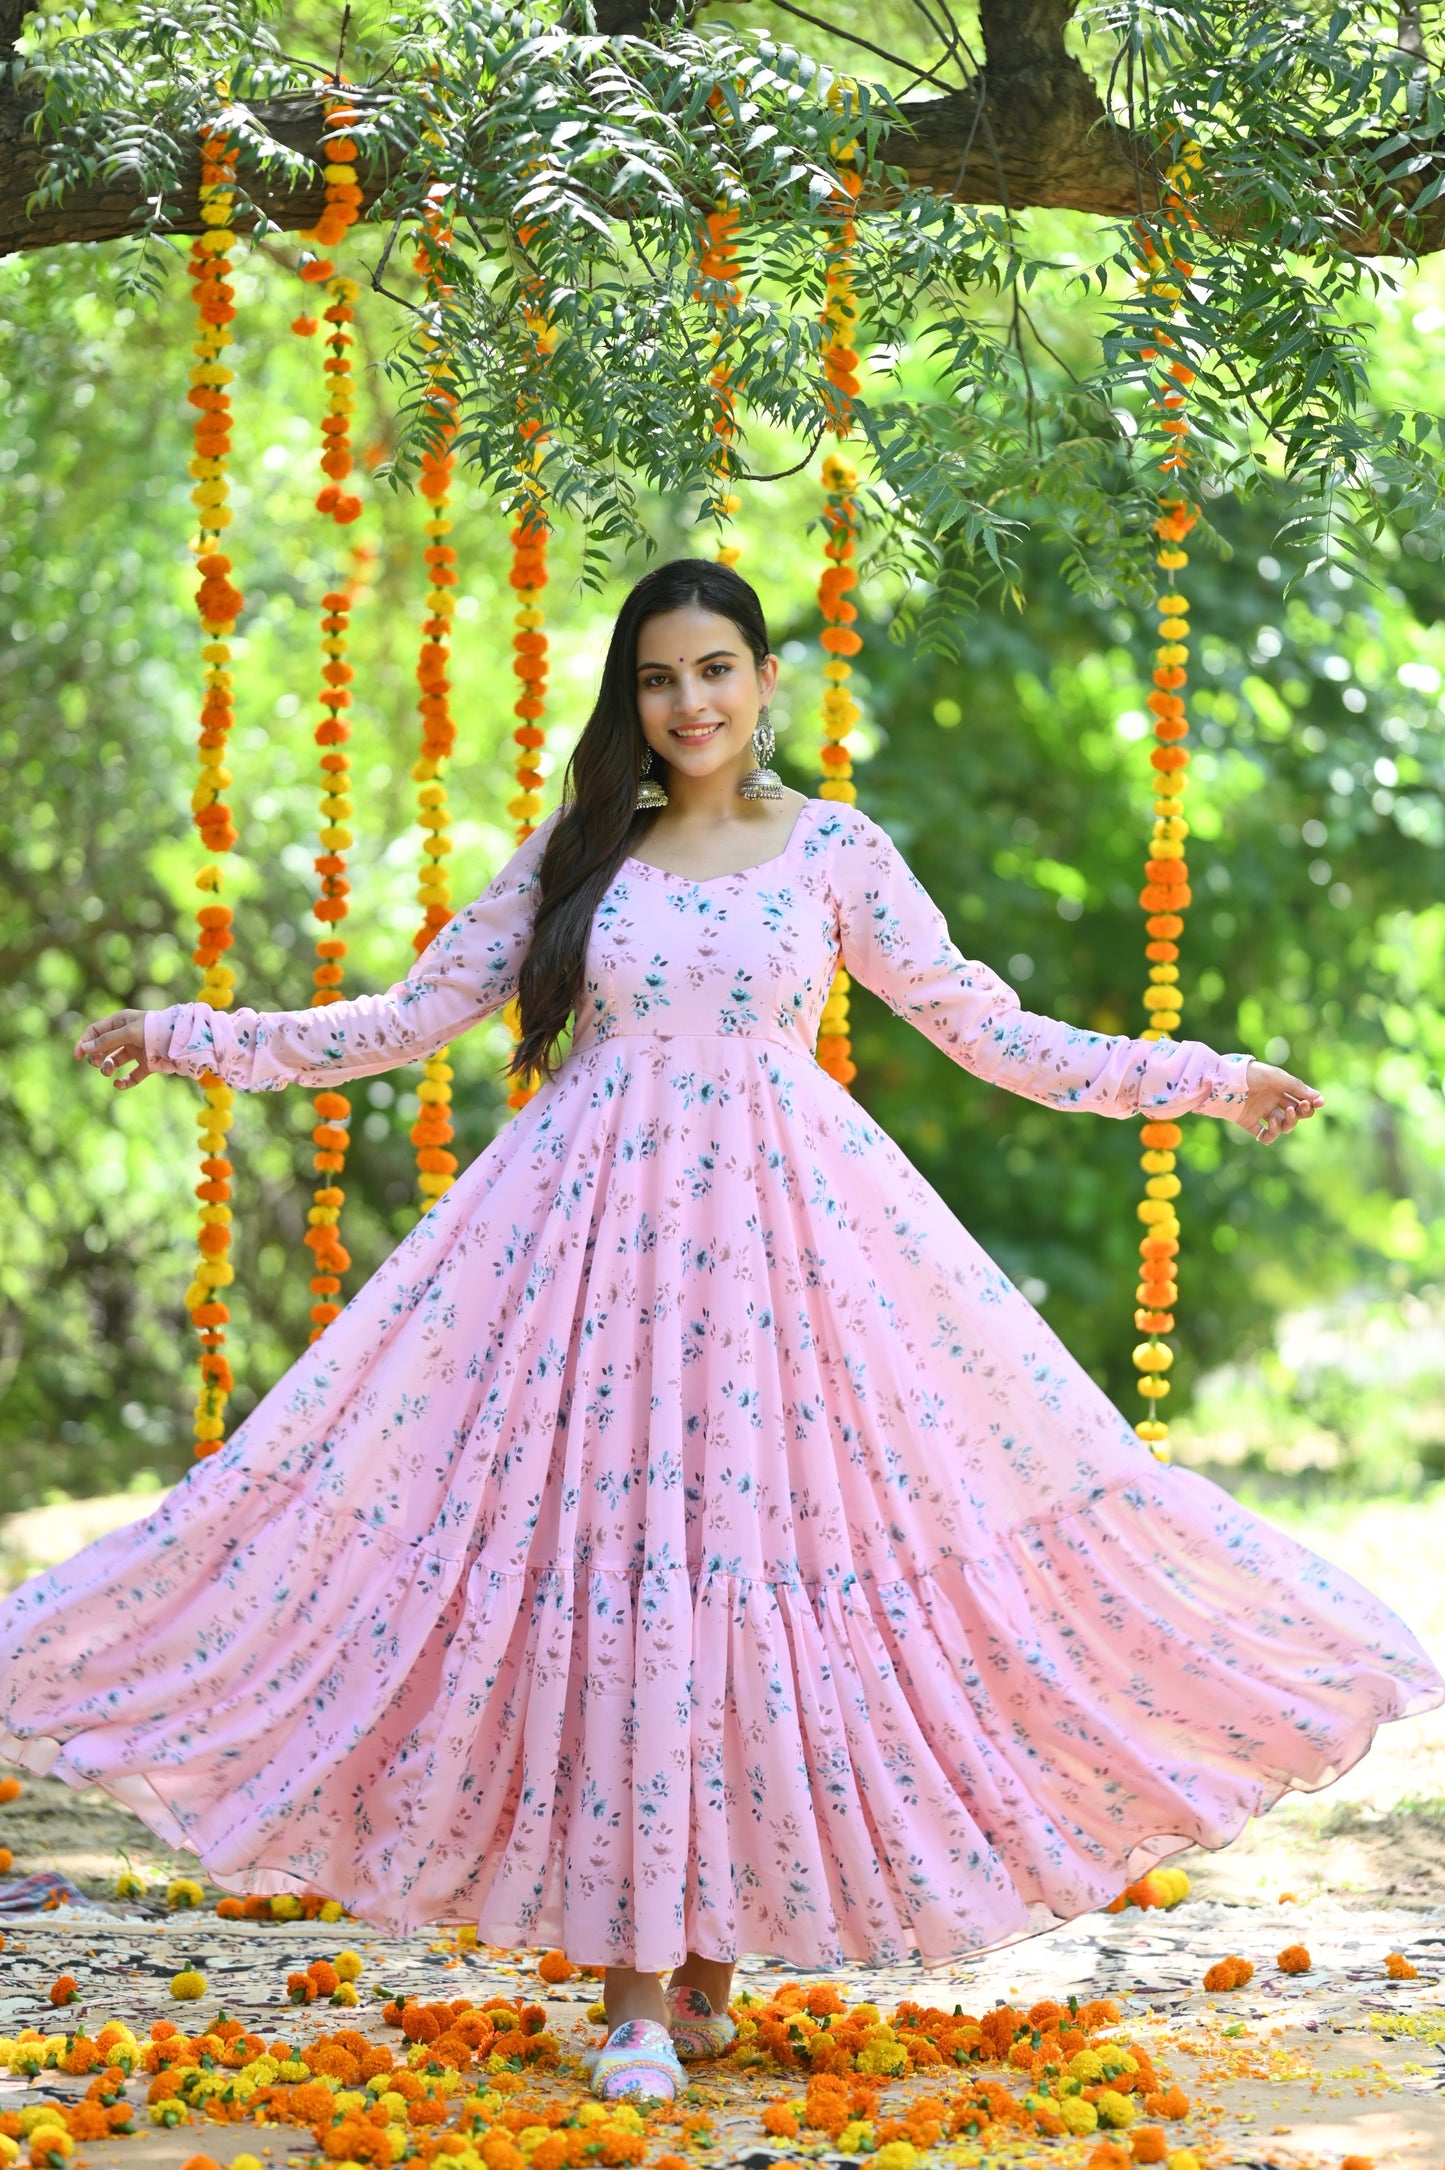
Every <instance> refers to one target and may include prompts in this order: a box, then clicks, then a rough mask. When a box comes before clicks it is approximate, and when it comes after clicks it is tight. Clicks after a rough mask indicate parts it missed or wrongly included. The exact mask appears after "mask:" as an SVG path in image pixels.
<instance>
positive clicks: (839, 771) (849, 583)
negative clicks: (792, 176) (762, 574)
mask: <svg viewBox="0 0 1445 2170" xmlns="http://www.w3.org/2000/svg"><path fill="white" fill-rule="evenodd" d="M828 102H829V104H830V105H831V106H832V107H833V109H834V111H835V112H836V113H838V114H839V115H840V116H842V118H843V119H844V120H845V121H846V120H848V119H850V118H851V117H852V115H853V113H854V112H855V110H856V105H855V95H854V91H853V87H852V85H851V84H848V83H846V82H841V81H840V82H838V83H835V84H834V85H833V87H832V89H831V90H830V91H829V93H828ZM832 151H833V159H834V163H835V165H836V167H837V174H838V190H837V193H836V194H835V196H834V197H833V200H832V206H831V208H832V211H833V214H834V218H835V220H836V223H835V225H834V226H833V228H832V230H831V232H830V234H829V237H828V269H827V291H826V299H825V302H824V307H823V326H824V340H823V371H824V375H825V376H826V378H827V382H828V390H827V392H826V394H825V395H824V397H825V402H826V411H827V415H828V427H829V428H830V429H831V431H832V433H833V436H834V437H835V438H836V439H837V441H838V443H839V444H840V445H841V444H842V442H843V440H844V439H845V438H846V437H847V436H848V435H849V434H850V432H851V429H852V422H853V401H854V399H855V398H856V397H857V393H858V377H857V368H858V355H857V352H856V350H855V349H854V347H853V344H852V342H853V339H854V337H855V335H856V330H857V324H858V303H857V300H856V297H855V293H854V286H853V245H854V239H855V233H856V223H855V219H854V209H855V205H856V202H857V198H858V194H859V192H860V190H861V189H862V186H863V177H862V175H861V174H860V173H859V171H858V167H857V159H858V146H857V143H856V141H855V140H853V139H852V138H849V137H838V138H835V140H834V142H833V146H832ZM857 487H858V473H857V469H856V468H855V467H854V466H853V464H852V462H851V461H849V460H845V459H844V458H843V456H842V454H841V452H836V451H835V452H830V453H828V454H826V456H825V457H824V460H823V490H824V495H825V502H824V508H823V524H824V526H825V527H826V529H827V531H828V540H827V541H826V543H825V544H824V545H823V555H824V557H825V558H826V559H827V560H828V563H827V566H826V567H825V569H824V572H823V576H822V578H821V580H820V581H819V583H818V608H819V610H820V611H821V613H822V616H823V621H824V622H823V631H822V634H821V635H820V639H821V642H822V645H823V648H824V650H825V652H826V657H827V660H826V661H825V663H824V665H823V679H824V692H823V744H822V746H821V748H820V749H819V755H818V759H819V763H820V765H821V767H822V770H823V781H822V783H821V784H820V785H819V787H818V795H819V797H820V798H824V799H842V800H844V801H845V802H846V803H847V804H848V805H850V806H851V805H852V804H853V803H854V801H855V800H856V799H857V796H858V793H857V789H856V787H855V786H854V783H853V760H852V756H851V754H850V753H849V751H848V746H847V739H848V736H849V734H850V732H851V731H852V729H853V727H854V725H855V724H856V723H857V721H858V716H859V709H858V704H857V702H856V701H855V700H854V699H853V697H852V695H851V693H850V692H849V691H848V681H849V679H850V678H851V677H852V675H853V666H852V663H851V662H850V661H849V658H850V657H851V656H855V655H857V653H858V651H859V650H860V648H861V647H862V646H863V642H862V638H861V636H860V635H859V634H857V633H855V632H854V631H853V626H854V623H855V621H856V619H857V616H858V611H857V606H856V605H855V604H853V603H850V602H849V601H848V594H849V591H850V589H852V588H854V587H856V586H857V583H858V573H857V569H856V565H855V562H854V561H855V558H856V556H857V539H858V499H857V496H856V491H857ZM851 984H852V982H851V981H850V979H849V977H848V974H847V973H846V972H845V971H844V970H843V968H842V966H841V965H840V966H839V967H838V970H837V971H836V973H835V974H834V975H833V984H832V986H831V987H830V988H829V990H828V999H827V1001H826V1002H825V1003H824V1005H823V1013H822V1016H821V1017H820V1019H819V1021H818V1047H817V1054H818V1061H819V1063H820V1065H821V1066H822V1068H823V1069H824V1070H826V1071H827V1073H828V1075H829V1077H831V1078H834V1079H836V1081H837V1082H838V1084H840V1085H843V1086H848V1085H851V1084H852V1082H853V1080H854V1078H855V1077H856V1076H857V1075H858V1069H857V1065H856V1063H854V1061H853V1059H852V1056H853V1043H852V1041H851V1039H850V1038H849V1034H848V990H849V987H850V986H851Z"/></svg>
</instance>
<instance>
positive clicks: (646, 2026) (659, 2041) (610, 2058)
mask: <svg viewBox="0 0 1445 2170" xmlns="http://www.w3.org/2000/svg"><path fill="white" fill-rule="evenodd" d="M582 2062H583V2063H584V2064H585V2065H586V2067H587V2069H588V2071H589V2072H590V2073H591V2074H592V2092H593V2094H594V2095H600V2096H601V2097H602V2100H603V2101H604V2102H619V2101H621V2100H622V2099H623V2098H624V2097H625V2096H629V2095H647V2096H651V2097H655V2098H656V2099H657V2100H659V2101H662V2102H671V2101H672V2100H673V2099H674V2097H676V2096H677V2095H680V2094H681V2093H682V2090H683V2089H684V2087H686V2085H687V2074H686V2073H685V2072H684V2071H683V2069H682V2066H681V2065H680V2064H679V2063H678V2061H677V2051H676V2050H675V2049H674V2048H673V2045H672V2036H671V2034H670V2033H669V2032H668V2030H667V2028H666V2027H664V2026H663V2024H662V2022H661V2021H660V2020H657V2019H624V2020H623V2021H622V2023H621V2025H620V2026H617V2027H614V2028H613V2030H612V2032H611V2034H609V2035H608V2037H607V2040H606V2041H605V2042H604V2043H603V2045H602V2047H601V2048H600V2049H589V2050H584V2051H583V2054H582Z"/></svg>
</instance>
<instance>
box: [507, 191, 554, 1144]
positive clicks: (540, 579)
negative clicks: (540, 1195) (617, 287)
mask: <svg viewBox="0 0 1445 2170" xmlns="http://www.w3.org/2000/svg"><path fill="white" fill-rule="evenodd" d="M536 230H537V229H536V228H534V227H522V228H520V229H519V232H518V239H519V241H520V242H521V244H522V246H523V248H525V247H526V246H527V244H528V242H529V241H530V240H531V239H532V237H533V234H534V233H535V232H536ZM523 311H524V316H525V320H526V324H527V329H528V331H529V332H530V334H531V339H532V349H533V353H534V355H535V358H536V365H537V371H538V374H539V376H540V373H541V372H542V371H543V370H544V369H545V368H546V365H547V362H548V361H549V359H550V357H551V355H552V352H553V349H554V348H555V346H556V344H557V332H556V327H555V326H554V325H553V324H552V322H551V320H550V319H549V318H548V316H547V315H546V313H545V311H544V310H543V308H542V304H541V295H540V290H539V287H538V286H537V284H536V283H535V282H534V283H533V284H532V285H531V286H529V287H528V288H527V289H526V290H525V291H524V294H523ZM518 435H519V437H520V439H521V444H522V458H521V462H520V473H519V477H518V480H519V485H520V497H521V504H520V508H519V510H518V514H517V518H516V519H515V521H514V522H513V524H512V529H511V542H512V569H511V572H510V573H509V574H508V576H507V577H508V579H509V581H510V583H511V586H512V589H513V591H514V592H515V594H516V598H517V611H516V615H515V617H514V619H513V624H514V626H515V628H516V630H515V632H514V633H513V635H512V669H513V672H514V673H515V675H516V676H517V677H518V678H519V679H520V680H521V684H522V691H521V695H520V697H519V698H518V699H517V701H516V702H515V703H514V704H513V708H512V713H513V715H514V716H515V717H516V718H517V724H516V728H515V729H514V731H513V732H512V738H513V740H514V742H515V744H516V746H517V771H516V774H517V790H516V795H515V796H514V797H513V798H511V799H509V800H508V801H507V812H508V813H509V814H510V815H511V817H512V819H513V821H514V822H515V823H516V831H515V835H516V841H517V843H519V844H524V843H525V842H526V840H527V838H528V837H529V836H530V835H531V834H532V832H533V830H534V829H535V828H536V826H537V818H538V816H539V815H540V813H541V811H542V782H543V778H542V771H541V768H540V766H539V761H540V757H541V752H542V748H543V746H544V745H545V743H546V732H545V730H544V728H543V722H542V719H543V717H544V716H545V714H546V710H547V634H546V630H545V628H546V623H547V618H546V612H545V611H544V610H543V608H542V595H543V591H544V589H545V588H546V586H547V577H548V575H547V541H548V534H549V530H548V525H547V515H546V510H545V500H544V494H543V489H542V481H541V474H542V461H543V458H544V448H545V446H546V444H547V440H548V432H547V431H546V430H545V429H544V428H543V427H542V420H541V416H540V414H539V413H538V412H537V408H536V404H535V401H534V400H532V399H530V398H529V399H527V400H526V401H525V402H524V404H523V409H522V413H521V416H520V418H519V422H518ZM502 1014H503V1016H504V1018H505V1019H506V1023H507V1027H508V1029H509V1031H510V1032H511V1035H512V1044H513V1046H514V1047H515V1046H516V1044H517V1042H518V1041H519V1040H520V1038H521V1016H520V1013H519V1011H518V1008H517V1002H516V998H515V996H514V997H513V999H512V1000H511V1001H510V1002H509V1003H508V1004H507V1006H506V1008H505V1010H504V1011H503V1013H502ZM540 1086H541V1079H540V1077H539V1076H538V1075H537V1074H536V1073H535V1072H534V1073H532V1074H531V1075H529V1076H527V1077H518V1078H514V1079H513V1080H512V1083H511V1086H510V1089H509V1091H508V1093H507V1106H508V1107H509V1108H511V1109H512V1110H513V1112H514V1113H515V1111H516V1110H517V1109H518V1108H524V1107H525V1106H526V1104H527V1102H528V1101H529V1100H530V1099H532V1098H533V1096H534V1095H535V1094H536V1093H537V1091H538V1090H539V1089H540Z"/></svg>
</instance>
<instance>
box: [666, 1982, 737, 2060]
mask: <svg viewBox="0 0 1445 2170" xmlns="http://www.w3.org/2000/svg"><path fill="white" fill-rule="evenodd" d="M665 1994H666V2001H667V2024H668V2028H669V2030H670V2032H671V2034H672V2046H673V2048H674V2049H675V2050H676V2051H677V2054H678V2056H679V2057H680V2058H681V2059H682V2060H683V2062H684V2064H695V2063H696V2061H697V2060H698V2058H700V2057H721V2056H722V2055H723V2053H724V2051H726V2050H730V2049H731V2048H732V2046H733V2044H734V2042H735V2041H736V2040H737V2038H738V2030H737V2022H736V2020H733V2019H730V2018H729V2017H728V2014H727V2013H726V2012H715V2011H714V2010H713V2008H712V2005H711V2004H710V2003H709V2002H708V1999H707V1997H706V1996H705V1995H704V1994H703V1992H702V1990H700V1989H693V1988H692V1987H690V1986H689V1984H687V1983H685V1982H684V1983H681V1984H679V1986H678V1987H677V1988H676V1989H669V1990H667V1991H666V1992H665Z"/></svg>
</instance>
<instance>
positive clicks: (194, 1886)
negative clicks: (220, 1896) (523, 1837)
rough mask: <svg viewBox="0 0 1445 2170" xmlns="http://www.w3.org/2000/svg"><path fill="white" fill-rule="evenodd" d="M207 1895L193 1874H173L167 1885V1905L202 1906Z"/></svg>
mask: <svg viewBox="0 0 1445 2170" xmlns="http://www.w3.org/2000/svg"><path fill="white" fill-rule="evenodd" d="M205 1896H206V1894H205V1892H204V1891H203V1890H202V1888H201V1886H200V1885H199V1884H198V1883H197V1882H196V1880H195V1878H194V1877H193V1876H173V1877H172V1878H171V1880H170V1882H169V1883H168V1884H167V1885H166V1905H167V1906H200V1905H201V1904H202V1903H203V1902H204V1900H205Z"/></svg>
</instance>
